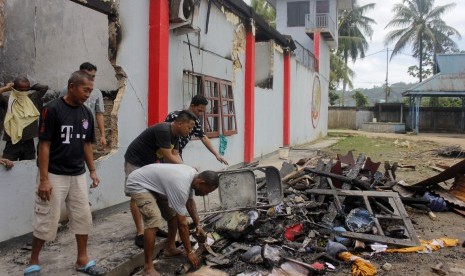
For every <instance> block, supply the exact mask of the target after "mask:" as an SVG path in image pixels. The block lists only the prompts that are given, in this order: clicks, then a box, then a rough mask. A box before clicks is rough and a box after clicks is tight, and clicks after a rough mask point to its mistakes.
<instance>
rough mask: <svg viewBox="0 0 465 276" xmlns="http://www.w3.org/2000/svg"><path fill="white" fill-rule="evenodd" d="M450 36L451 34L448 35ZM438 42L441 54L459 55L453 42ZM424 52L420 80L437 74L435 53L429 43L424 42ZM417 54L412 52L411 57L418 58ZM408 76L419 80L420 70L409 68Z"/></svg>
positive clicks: (448, 40)
mask: <svg viewBox="0 0 465 276" xmlns="http://www.w3.org/2000/svg"><path fill="white" fill-rule="evenodd" d="M449 35H450V36H451V35H452V34H449ZM438 42H439V43H440V44H441V49H442V51H441V52H442V53H459V52H460V50H459V49H458V48H457V45H456V44H455V42H454V41H452V40H450V39H447V40H442V39H438ZM424 45H425V46H424V49H425V50H424V51H423V57H422V69H423V70H422V79H426V78H428V77H430V76H431V75H433V74H436V73H437V65H436V58H435V57H436V53H434V46H433V44H432V43H431V41H428V40H425V43H424ZM418 55H419V53H417V52H414V53H413V57H415V58H418ZM407 72H408V74H409V75H410V76H412V77H414V78H419V76H420V68H419V67H418V65H412V66H409V68H408V70H407Z"/></svg>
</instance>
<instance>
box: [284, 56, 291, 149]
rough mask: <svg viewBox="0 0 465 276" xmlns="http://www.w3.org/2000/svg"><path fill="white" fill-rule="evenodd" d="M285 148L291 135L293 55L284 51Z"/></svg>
mask: <svg viewBox="0 0 465 276" xmlns="http://www.w3.org/2000/svg"><path fill="white" fill-rule="evenodd" d="M283 91H284V93H283V94H284V95H283V147H289V145H290V140H291V139H290V137H291V135H290V133H291V126H290V125H291V53H290V52H289V50H285V51H284V88H283Z"/></svg>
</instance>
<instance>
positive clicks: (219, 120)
mask: <svg viewBox="0 0 465 276" xmlns="http://www.w3.org/2000/svg"><path fill="white" fill-rule="evenodd" d="M184 75H190V76H194V77H195V78H197V80H200V85H199V84H197V86H198V87H197V89H195V93H196V94H201V95H203V96H204V97H205V98H206V99H207V100H208V104H209V105H207V108H206V110H205V112H204V114H203V116H202V118H199V120H200V121H201V124H202V129H203V131H204V133H205V135H206V136H207V137H208V138H217V137H219V136H220V134H222V135H224V136H231V135H234V134H237V132H238V131H237V117H236V105H235V100H234V91H233V89H232V82H230V81H227V80H222V79H218V78H215V77H211V76H205V75H202V74H197V73H193V72H191V71H187V70H185V71H184V73H183V83H184ZM188 79H189V78H188ZM188 85H189V84H188ZM208 85H210V88H211V87H213V89H216V90H217V94H216V96H215V92H213V93H212V90H211V89H208V87H207V86H208ZM183 87H185V85H184V84H183ZM224 88H226V89H227V91H225V92H224V91H223V90H224ZM223 92H224V96H223ZM183 93H185V92H183ZM207 93H208V94H207ZM192 96H194V95H192ZM215 101H216V102H217V104H218V111H217V113H212V112H211V111H213V109H214V105H215ZM223 105H226V106H225V107H226V108H227V112H224V111H225V110H223ZM211 118H213V120H211ZM215 118H216V120H215ZM225 120H228V124H225ZM211 121H213V122H215V121H216V129H217V130H216V131H208V130H209V129H211V128H207V126H209V125H210V124H211ZM229 122H230V123H229ZM231 126H232V127H231ZM213 129H215V128H213Z"/></svg>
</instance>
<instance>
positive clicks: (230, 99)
mask: <svg viewBox="0 0 465 276" xmlns="http://www.w3.org/2000/svg"><path fill="white" fill-rule="evenodd" d="M219 84H220V107H221V108H220V110H221V130H222V132H223V135H224V136H231V135H233V134H237V120H236V105H235V104H234V91H233V90H232V83H231V82H230V81H224V80H220V82H219ZM223 85H224V86H225V87H226V89H227V90H228V91H226V97H224V98H223V93H222V92H223V91H222V89H223ZM224 102H226V103H227V105H226V106H227V108H228V114H224V112H223V105H224ZM230 103H232V105H230ZM231 106H232V109H233V110H232V111H231V110H229V108H230V107H231ZM225 119H227V120H232V121H233V124H234V127H233V128H232V129H229V128H228V129H225V124H224V120H225ZM228 125H229V124H228Z"/></svg>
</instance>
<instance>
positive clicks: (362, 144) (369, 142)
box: [329, 136, 419, 161]
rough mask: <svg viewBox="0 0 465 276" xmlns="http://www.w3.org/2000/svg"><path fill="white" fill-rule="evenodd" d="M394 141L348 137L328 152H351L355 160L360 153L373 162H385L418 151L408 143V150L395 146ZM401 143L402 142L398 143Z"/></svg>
mask: <svg viewBox="0 0 465 276" xmlns="http://www.w3.org/2000/svg"><path fill="white" fill-rule="evenodd" d="M394 142H395V139H387V138H368V137H365V136H349V137H344V138H342V139H341V140H340V141H339V142H338V143H336V144H334V145H333V146H331V147H330V148H329V150H330V152H332V153H334V154H336V153H339V154H342V155H345V154H347V152H348V151H352V154H353V155H354V158H355V159H356V158H357V156H358V155H359V154H360V153H363V154H365V157H371V159H372V160H373V161H387V160H390V159H391V158H399V155H402V153H404V154H408V153H412V152H415V151H418V150H419V149H418V148H417V146H416V145H415V144H413V143H412V142H410V143H409V144H410V148H407V147H400V146H398V145H396V144H395V143H394ZM399 142H403V141H399Z"/></svg>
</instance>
